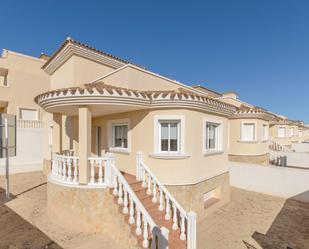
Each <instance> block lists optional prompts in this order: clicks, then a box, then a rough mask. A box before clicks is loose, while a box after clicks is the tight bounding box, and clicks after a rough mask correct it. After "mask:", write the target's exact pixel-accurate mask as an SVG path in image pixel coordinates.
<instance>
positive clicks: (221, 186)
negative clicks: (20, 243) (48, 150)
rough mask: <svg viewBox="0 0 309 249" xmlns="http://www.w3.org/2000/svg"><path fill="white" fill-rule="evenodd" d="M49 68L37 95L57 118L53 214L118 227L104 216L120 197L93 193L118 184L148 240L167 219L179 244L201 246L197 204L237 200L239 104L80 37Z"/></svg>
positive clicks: (205, 207) (205, 206)
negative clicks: (234, 162) (232, 128)
mask: <svg viewBox="0 0 309 249" xmlns="http://www.w3.org/2000/svg"><path fill="white" fill-rule="evenodd" d="M42 69H43V70H44V72H45V73H46V74H48V75H49V77H50V90H48V91H45V92H42V93H41V94H39V95H38V96H37V97H36V98H35V101H36V102H37V104H38V105H39V106H40V107H41V108H42V109H44V110H45V111H46V112H48V113H50V114H51V115H52V118H53V125H52V127H53V128H52V133H53V137H52V144H53V148H52V149H53V152H54V153H56V154H55V155H54V158H53V168H52V174H51V175H50V176H49V184H48V200H49V206H50V207H49V214H50V215H52V216H53V219H55V220H57V219H59V220H61V221H62V222H69V223H70V224H71V225H72V226H79V227H81V228H82V227H84V226H86V227H87V228H88V229H89V227H92V228H93V229H94V227H95V228H96V229H98V230H100V229H101V230H105V231H106V230H107V229H106V228H107V227H108V228H110V229H108V230H109V231H110V230H112V229H111V227H113V224H110V223H111V221H110V219H102V220H101V219H98V217H100V215H102V216H103V213H104V216H106V215H107V213H108V210H111V209H112V207H113V205H115V204H114V202H112V201H110V200H109V201H107V199H106V198H107V197H106V198H105V199H104V198H102V199H99V198H94V197H93V196H94V195H95V194H96V193H98V190H99V191H100V193H105V194H108V191H107V189H108V188H113V189H114V194H115V195H116V196H117V198H118V203H120V204H121V205H123V206H124V207H123V212H124V213H125V214H126V213H129V214H131V216H130V220H129V221H130V223H133V222H134V224H136V226H137V227H136V234H137V235H138V236H143V246H144V247H147V246H148V245H149V242H147V240H148V236H149V230H148V228H149V227H151V228H152V227H153V226H154V223H157V225H158V226H159V227H162V226H163V225H165V226H166V227H167V228H168V230H169V235H170V239H169V241H170V243H171V244H170V247H171V248H181V247H182V246H185V247H186V246H187V247H188V248H194V241H195V237H194V236H195V235H194V231H195V230H194V229H195V228H194V224H195V222H196V219H195V215H194V213H197V218H198V219H202V218H203V217H205V216H206V215H207V214H208V213H209V212H212V211H213V210H216V209H217V208H219V207H220V206H222V205H224V204H225V203H227V202H228V201H229V173H228V171H229V170H228V165H227V162H228V149H227V140H228V118H229V117H231V116H232V115H233V114H234V113H235V111H236V109H237V108H236V107H235V106H234V105H231V104H228V103H224V102H222V101H220V100H217V99H216V98H214V97H212V96H211V95H210V94H207V93H205V92H203V91H201V90H199V89H194V88H192V87H189V86H187V85H185V84H182V83H180V82H177V81H174V80H171V79H169V78H166V77H164V76H161V75H158V74H155V73H153V72H151V71H149V70H146V69H145V68H144V67H142V66H139V65H134V64H132V63H130V62H128V61H126V60H124V59H121V58H119V57H115V56H112V55H110V54H107V53H105V52H103V51H99V50H97V49H95V48H92V47H90V46H88V45H85V44H83V43H80V42H77V41H75V40H73V39H71V38H68V39H67V40H65V41H64V42H63V43H62V45H61V46H60V47H59V49H58V50H57V51H56V52H55V53H54V54H53V55H52V56H51V57H50V58H49V60H48V61H47V62H46V63H45V64H44V65H43V67H42ZM111 153H112V154H111ZM106 155H108V156H106ZM120 172H121V173H120ZM81 189H83V190H84V191H81ZM145 191H146V194H145ZM69 196H70V197H69ZM91 196H92V197H93V198H91V201H90V202H89V203H84V202H83V201H82V200H85V199H87V198H90V197H91ZM64 197H67V198H64ZM109 198H111V197H109ZM88 200H89V199H88ZM68 206H70V207H72V206H73V207H74V208H70V209H68V208H67V207H68ZM81 207H83V208H81ZM95 207H101V209H96V208H95ZM102 208H106V209H105V210H102ZM85 209H86V210H88V211H89V213H87V212H85ZM128 209H130V210H128ZM90 210H91V211H90ZM158 210H159V211H158ZM189 211H191V212H189ZM192 211H193V212H192ZM85 213H86V214H85ZM132 213H133V215H132ZM140 213H142V217H143V229H142V230H143V232H142V234H141V230H140V229H141V225H140V223H141V221H140V218H141V217H140V216H139V215H140ZM134 214H135V216H134ZM76 215H77V216H78V217H80V219H78V220H76V219H75V222H76V223H77V224H74V225H73V223H74V222H73V221H74V216H75V217H76ZM94 215H95V216H94ZM190 215H191V216H190ZM108 216H109V217H113V218H114V219H115V220H117V219H118V220H119V214H118V213H117V214H114V213H113V212H110V213H108ZM85 217H86V218H85ZM93 217H95V218H93ZM83 220H84V222H83ZM114 225H115V224H114ZM109 231H107V232H109ZM111 234H112V233H111ZM128 236H129V235H128ZM173 243H174V244H173ZM183 243H185V244H183ZM176 245H177V247H176Z"/></svg>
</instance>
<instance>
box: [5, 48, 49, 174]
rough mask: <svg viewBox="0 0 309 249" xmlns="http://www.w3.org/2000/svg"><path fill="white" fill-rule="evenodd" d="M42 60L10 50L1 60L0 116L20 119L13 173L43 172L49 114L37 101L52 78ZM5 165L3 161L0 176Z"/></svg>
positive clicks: (12, 167) (18, 120) (6, 51)
mask: <svg viewBox="0 0 309 249" xmlns="http://www.w3.org/2000/svg"><path fill="white" fill-rule="evenodd" d="M42 57H44V56H43V55H42ZM42 57H41V58H35V57H32V56H27V55H23V54H20V53H17V52H13V51H10V50H3V52H2V55H1V57H0V112H2V113H8V114H14V115H16V119H17V156H16V157H13V158H11V159H10V165H11V167H10V169H11V172H12V173H14V172H15V173H16V172H22V171H29V170H41V169H42V163H43V162H42V160H43V142H46V144H47V141H43V139H44V137H45V136H44V130H43V127H44V125H43V120H44V118H45V111H44V110H43V109H41V108H40V107H38V106H37V105H36V104H35V102H34V101H33V98H34V97H35V96H36V95H38V94H39V93H41V92H42V91H47V90H48V89H49V76H48V75H47V74H46V73H44V72H43V71H42V70H41V67H42V65H43V64H44V63H45V62H46V60H45V59H43V58H42ZM30 141H31V146H29V142H30ZM4 162H5V161H4V159H0V174H2V173H3V172H4Z"/></svg>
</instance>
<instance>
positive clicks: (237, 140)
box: [194, 86, 276, 165]
mask: <svg viewBox="0 0 309 249" xmlns="http://www.w3.org/2000/svg"><path fill="white" fill-rule="evenodd" d="M194 88H195V89H199V90H201V91H204V92H205V93H208V94H210V95H211V96H213V97H214V98H216V99H218V100H220V101H223V102H225V103H228V104H231V105H234V106H236V107H237V108H238V110H237V111H236V112H235V113H234V114H233V115H232V116H230V117H229V121H228V130H229V132H228V133H229V137H228V141H227V142H228V154H229V160H230V161H236V162H246V163H254V164H263V165H267V164H268V163H269V122H270V121H272V120H274V119H276V117H275V115H273V114H272V113H270V112H268V111H266V110H264V109H262V108H258V107H254V106H253V105H251V104H249V103H246V102H244V101H242V100H240V99H239V98H238V94H237V93H236V92H232V91H230V92H226V93H223V94H221V93H218V92H214V91H212V90H210V89H208V88H205V87H202V86H194Z"/></svg>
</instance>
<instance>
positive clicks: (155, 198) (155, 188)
mask: <svg viewBox="0 0 309 249" xmlns="http://www.w3.org/2000/svg"><path fill="white" fill-rule="evenodd" d="M152 191H153V192H152V202H157V201H158V199H157V185H156V183H155V181H154V180H153V190H152Z"/></svg>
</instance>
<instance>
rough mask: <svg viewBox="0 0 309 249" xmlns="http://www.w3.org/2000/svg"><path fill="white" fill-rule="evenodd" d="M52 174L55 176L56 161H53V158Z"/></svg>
mask: <svg viewBox="0 0 309 249" xmlns="http://www.w3.org/2000/svg"><path fill="white" fill-rule="evenodd" d="M52 174H53V175H56V160H55V158H53V159H52Z"/></svg>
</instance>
